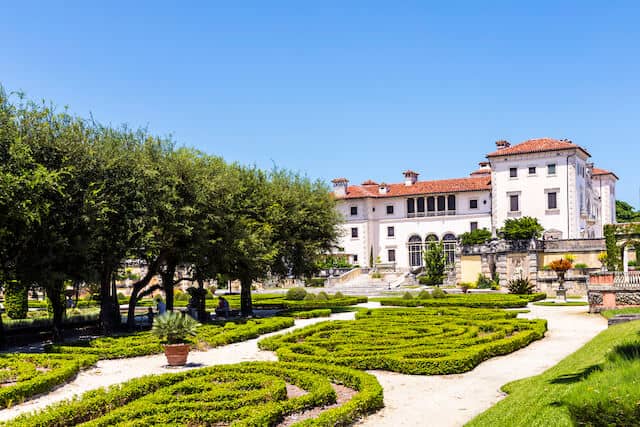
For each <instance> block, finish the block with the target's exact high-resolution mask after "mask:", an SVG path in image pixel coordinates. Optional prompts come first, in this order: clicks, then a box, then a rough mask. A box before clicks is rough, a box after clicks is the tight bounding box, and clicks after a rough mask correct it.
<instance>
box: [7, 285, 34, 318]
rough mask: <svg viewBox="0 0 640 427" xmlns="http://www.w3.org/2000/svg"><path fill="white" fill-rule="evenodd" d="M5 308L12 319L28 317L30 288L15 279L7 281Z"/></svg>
mask: <svg viewBox="0 0 640 427" xmlns="http://www.w3.org/2000/svg"><path fill="white" fill-rule="evenodd" d="M4 308H5V310H6V312H7V316H9V317H10V318H11V319H26V318H27V312H28V311H29V289H28V288H27V287H26V286H24V285H23V284H22V283H20V282H18V281H15V280H12V281H9V282H6V283H5V284H4Z"/></svg>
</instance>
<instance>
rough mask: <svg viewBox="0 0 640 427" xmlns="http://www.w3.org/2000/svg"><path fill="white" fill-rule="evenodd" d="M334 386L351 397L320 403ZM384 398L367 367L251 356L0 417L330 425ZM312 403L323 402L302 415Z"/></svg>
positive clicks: (23, 422)
mask: <svg viewBox="0 0 640 427" xmlns="http://www.w3.org/2000/svg"><path fill="white" fill-rule="evenodd" d="M336 387H347V388H348V389H350V392H351V394H352V395H351V396H349V397H350V399H348V400H347V401H346V402H341V404H339V405H334V406H331V407H329V408H327V409H324V407H326V406H327V405H332V404H334V403H336V401H337V397H338V396H337V392H336ZM382 405H383V400H382V387H381V386H380V384H379V383H378V381H377V380H376V378H375V377H374V376H373V375H370V374H367V373H364V372H360V371H356V370H353V369H348V368H341V367H332V366H326V365H305V364H291V363H281V362H248V363H241V364H237V365H224V366H212V367H208V368H202V369H194V370H190V371H187V372H183V373H178V374H165V375H154V376H147V377H142V378H138V379H134V380H131V381H128V382H125V383H123V384H119V385H115V386H112V387H111V388H109V389H108V390H104V389H98V390H95V391H90V392H87V393H85V394H84V395H83V396H81V397H80V398H76V399H74V400H72V401H66V402H62V403H59V404H56V405H53V406H50V407H49V408H46V409H44V410H43V411H40V412H38V413H36V414H27V415H23V416H20V417H18V418H17V419H14V420H11V421H10V422H7V423H3V424H2V425H11V426H14V427H21V426H24V427H37V426H42V427H44V426H47V427H48V426H60V427H62V426H73V425H78V424H83V423H87V424H86V425H91V426H112V425H130V426H147V425H189V426H196V425H216V426H217V425H234V426H275V425H278V424H279V423H280V422H281V421H283V420H285V421H289V422H291V423H290V424H287V425H294V426H335V425H349V424H352V423H353V422H354V421H355V420H357V419H358V418H360V417H362V416H364V415H366V414H368V413H371V412H374V411H376V410H378V409H379V408H381V407H382ZM314 408H317V409H320V408H323V409H322V410H320V411H319V412H311V413H307V414H306V415H305V413H304V411H306V410H312V409H314ZM287 417H288V418H287ZM296 420H297V421H296ZM83 425H85V424H83Z"/></svg>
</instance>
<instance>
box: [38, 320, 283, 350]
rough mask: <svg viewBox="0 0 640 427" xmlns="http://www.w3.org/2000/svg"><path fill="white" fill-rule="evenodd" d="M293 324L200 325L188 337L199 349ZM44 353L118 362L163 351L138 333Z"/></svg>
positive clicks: (151, 337)
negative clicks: (90, 357)
mask: <svg viewBox="0 0 640 427" xmlns="http://www.w3.org/2000/svg"><path fill="white" fill-rule="evenodd" d="M293 324H294V321H293V319H292V318H288V317H272V318H267V319H253V320H237V321H228V322H225V323H219V324H207V325H201V326H200V327H199V328H198V332H197V335H196V336H195V337H194V338H190V342H191V343H192V344H193V345H196V346H198V347H200V348H202V347H205V348H206V347H209V348H212V347H218V346H221V345H225V344H231V343H235V342H240V341H246V340H249V339H253V338H257V337H259V336H260V335H262V334H266V333H269V332H275V331H279V330H281V329H285V328H289V327H291V326H293ZM46 350H47V351H49V352H52V353H64V354H88V355H95V356H98V357H99V358H100V359H120V358H123V357H136V356H146V355H149V354H156V353H162V351H163V348H162V341H161V340H160V339H159V338H157V337H156V336H154V335H152V334H151V332H138V333H135V334H129V335H121V336H114V337H101V338H95V339H92V340H85V341H77V342H75V343H69V344H64V345H48V346H46Z"/></svg>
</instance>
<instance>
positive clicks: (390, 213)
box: [387, 205, 393, 215]
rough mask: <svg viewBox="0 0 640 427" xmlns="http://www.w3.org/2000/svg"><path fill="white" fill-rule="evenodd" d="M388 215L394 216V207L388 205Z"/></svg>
mask: <svg viewBox="0 0 640 427" xmlns="http://www.w3.org/2000/svg"><path fill="white" fill-rule="evenodd" d="M387 215H393V205H387Z"/></svg>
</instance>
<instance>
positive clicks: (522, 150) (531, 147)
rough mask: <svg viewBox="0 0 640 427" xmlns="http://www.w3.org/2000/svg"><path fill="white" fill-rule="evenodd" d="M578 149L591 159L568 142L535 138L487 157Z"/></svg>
mask: <svg viewBox="0 0 640 427" xmlns="http://www.w3.org/2000/svg"><path fill="white" fill-rule="evenodd" d="M572 149H578V150H581V151H583V152H584V153H585V154H586V155H587V156H589V157H591V154H589V152H588V151H587V150H585V149H584V148H582V147H580V146H579V145H577V144H574V143H573V142H571V141H569V140H565V139H563V140H560V139H553V138H537V139H530V140H528V141H524V142H521V143H520V144H517V145H514V146H512V147H508V148H503V149H501V150H497V151H494V152H493V153H489V154H487V157H500V156H509V155H514V154H529V153H543V152H547V151H561V150H572Z"/></svg>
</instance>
